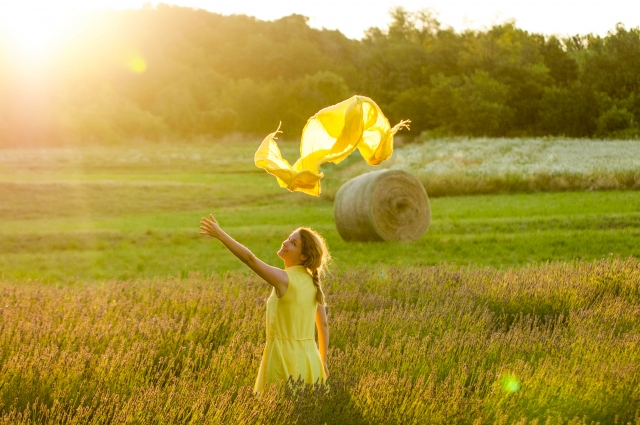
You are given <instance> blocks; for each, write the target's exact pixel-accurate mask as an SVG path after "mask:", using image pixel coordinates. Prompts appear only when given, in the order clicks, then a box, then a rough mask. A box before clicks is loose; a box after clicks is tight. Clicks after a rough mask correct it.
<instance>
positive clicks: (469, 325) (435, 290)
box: [0, 140, 640, 425]
mask: <svg viewBox="0 0 640 425" xmlns="http://www.w3.org/2000/svg"><path fill="white" fill-rule="evenodd" d="M255 146H256V145H255V143H249V142H246V141H242V140H226V141H220V142H217V143H211V144H208V145H205V144H199V145H198V144H187V145H184V146H180V147H179V146H175V145H141V146H137V147H131V148H129V147H122V146H120V147H117V146H115V147H101V148H98V147H94V148H76V149H43V150H0V199H1V200H2V201H1V202H0V423H6V424H12V425H13V424H32V423H33V424H35V423H38V424H41V423H47V424H85V423H95V424H102V423H113V424H147V423H162V424H184V423H193V424H196V423H214V424H215V423H220V424H228V423H239V424H240V423H247V424H249V423H270V424H271V423H275V424H290V423H312V424H313V423H318V424H322V423H328V424H334V423H349V424H368V423H395V424H411V423H416V424H417V423H433V424H522V425H524V424H538V425H540V424H549V425H552V424H596V423H600V424H609V423H612V424H616V423H617V424H634V425H639V424H640V408H639V406H640V390H639V388H640V331H639V329H640V319H639V318H640V292H639V290H638V288H639V286H638V282H640V274H639V273H640V272H639V270H640V263H638V260H637V258H640V244H639V243H638V242H639V240H640V238H639V236H640V192H636V191H633V190H611V191H593V190H588V191H585V190H574V191H558V192H535V191H534V192H532V191H531V190H530V188H528V189H527V188H525V189H527V190H525V192H527V193H515V192H518V190H520V189H522V188H520V189H519V186H517V185H516V186H504V185H503V186H500V188H501V189H500V190H499V191H498V192H500V191H505V192H514V193H503V194H500V193H497V194H496V193H494V194H484V195H474V196H470V195H461V196H444V197H432V198H431V199H430V201H431V209H432V222H431V226H430V228H429V230H428V232H427V233H426V234H425V235H424V236H423V237H422V238H421V239H420V240H418V241H415V242H404V243H399V242H398V243H345V242H343V241H342V240H341V239H340V237H339V235H338V234H337V231H336V229H335V223H334V221H333V205H332V202H331V199H332V194H335V191H336V190H337V188H338V187H339V185H340V184H341V182H343V181H344V179H346V178H348V177H349V176H351V175H354V173H358V172H361V171H363V170H365V169H364V168H363V167H362V165H361V164H360V163H359V162H358V161H359V160H360V161H361V159H359V158H357V157H353V158H349V159H348V160H347V161H345V162H343V163H341V164H339V165H336V166H328V167H326V168H325V170H324V171H325V173H326V174H327V178H326V181H323V188H324V189H325V196H321V197H320V198H312V197H309V196H307V195H302V194H291V193H288V192H287V191H285V190H283V189H281V188H280V187H279V186H278V185H277V184H276V181H275V179H274V178H273V177H271V176H269V175H267V174H266V173H264V172H262V171H261V170H257V169H256V168H255V167H254V165H253V162H252V154H253V151H254V149H255ZM282 148H283V151H284V154H285V156H287V157H288V158H289V159H291V160H294V159H295V158H296V155H297V152H296V148H297V146H296V145H295V144H292V143H283V144H282ZM411 148H412V149H414V148H415V147H411ZM401 152H403V151H402V150H399V151H398V152H397V153H401ZM446 176H447V175H445V178H451V179H453V178H455V176H456V174H455V173H453V174H449V175H448V176H449V177H446ZM560 177H562V176H560ZM443 181H444V180H443ZM498 184H502V183H500V182H498ZM440 187H441V188H443V187H445V186H443V185H441V186H440ZM579 187H580V186H579V185H577V186H576V187H573V189H578V188H579ZM565 189H567V188H565ZM456 193H457V192H456ZM327 194H328V195H327ZM440 195H442V193H441V194H440ZM208 213H213V214H215V216H216V217H217V218H218V220H219V221H220V223H221V224H222V226H223V228H224V229H225V230H227V231H228V232H229V233H230V234H231V235H232V236H234V237H236V238H237V239H238V240H240V241H241V242H242V243H244V244H246V245H247V246H248V247H249V248H251V249H252V250H253V251H254V252H255V253H256V254H257V255H258V256H259V257H261V258H263V259H264V260H266V261H267V262H269V263H271V264H274V265H280V264H281V263H280V261H279V259H278V258H277V256H276V254H275V252H276V251H277V249H278V248H279V246H280V243H281V241H282V240H283V239H284V238H285V237H286V236H287V235H288V234H289V233H290V232H291V231H292V230H293V229H294V228H295V227H297V226H301V225H305V226H311V227H314V228H316V229H318V230H319V231H320V232H321V233H322V234H323V235H324V236H325V237H326V238H327V240H328V243H329V247H330V249H331V251H332V254H333V256H334V263H333V266H332V273H331V274H330V275H329V276H328V277H327V279H326V282H325V284H326V290H327V293H328V300H329V304H330V307H329V321H330V330H331V341H330V352H329V369H330V371H331V373H332V375H331V378H330V385H331V389H330V391H329V392H328V393H326V392H324V391H322V389H316V390H315V391H311V392H309V391H308V390H307V391H303V390H300V391H299V392H298V393H297V394H296V395H291V394H289V393H288V390H287V387H286V386H282V387H273V388H271V389H270V390H269V391H268V392H267V393H265V394H264V395H263V396H262V397H261V398H256V397H255V396H253V394H252V393H251V387H252V384H253V380H254V379H255V374H256V373H257V369H258V362H259V359H260V354H261V350H262V347H263V343H264V323H263V321H264V308H265V299H266V297H267V296H268V293H269V290H268V288H267V287H266V285H265V284H264V283H262V282H260V281H259V279H257V278H256V277H255V276H252V275H250V274H248V273H246V270H245V269H244V268H243V267H244V266H243V265H242V264H241V263H240V262H239V261H238V260H236V259H235V258H234V257H233V256H232V255H231V254H229V253H228V252H227V251H226V250H224V249H223V248H222V247H221V245H220V244H219V243H218V242H217V241H215V240H212V239H210V238H203V237H202V236H200V235H199V234H198V232H199V229H198V223H199V220H200V218H201V217H202V216H204V215H207V214H208ZM238 271H241V273H236V272H238ZM229 272H230V273H229Z"/></svg>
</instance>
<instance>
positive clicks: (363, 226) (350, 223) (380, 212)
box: [334, 170, 431, 241]
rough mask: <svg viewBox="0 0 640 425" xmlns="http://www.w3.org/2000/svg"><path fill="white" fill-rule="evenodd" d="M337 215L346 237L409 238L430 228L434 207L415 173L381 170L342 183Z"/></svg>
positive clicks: (348, 239)
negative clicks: (431, 205) (432, 208)
mask: <svg viewBox="0 0 640 425" xmlns="http://www.w3.org/2000/svg"><path fill="white" fill-rule="evenodd" d="M334 217H335V221H336V227H337V228H338V233H340V236H341V237H342V239H344V240H345V241H406V240H416V239H419V238H420V237H421V236H422V235H423V234H424V233H425V232H426V231H427V228H428V227H429V223H430V222H431V208H430V207H429V198H428V196H427V192H426V190H425V189H424V186H422V183H420V181H419V180H418V179H417V178H416V177H414V176H413V175H412V174H409V173H407V172H406V171H402V170H379V171H373V172H370V173H366V174H363V175H361V176H358V177H356V178H354V179H351V180H349V181H348V182H346V183H345V184H344V185H342V187H341V188H340V190H338V193H337V194H336V198H335V201H334Z"/></svg>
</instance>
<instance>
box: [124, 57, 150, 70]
mask: <svg viewBox="0 0 640 425" xmlns="http://www.w3.org/2000/svg"><path fill="white" fill-rule="evenodd" d="M127 67H128V68H129V70H131V71H133V72H135V73H136V74H142V73H143V72H145V71H146V70H147V62H146V61H145V60H144V59H143V58H141V57H140V56H135V57H133V58H131V59H130V60H129V63H128V64H127Z"/></svg>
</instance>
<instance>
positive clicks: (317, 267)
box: [297, 227, 331, 305]
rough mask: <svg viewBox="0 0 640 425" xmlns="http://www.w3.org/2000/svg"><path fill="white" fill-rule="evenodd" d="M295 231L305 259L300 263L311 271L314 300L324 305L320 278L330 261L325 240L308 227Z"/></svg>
mask: <svg viewBox="0 0 640 425" xmlns="http://www.w3.org/2000/svg"><path fill="white" fill-rule="evenodd" d="M297 231H298V233H299V234H300V240H301V241H302V249H301V253H302V255H304V256H305V257H306V260H305V261H304V262H303V263H302V264H301V265H302V266H304V267H306V268H307V269H308V270H309V271H310V272H311V277H312V279H313V285H314V286H315V287H316V290H317V292H316V301H317V302H318V304H320V305H325V304H326V302H325V296H324V291H323V290H322V283H321V281H320V278H321V276H323V275H324V272H325V271H326V267H327V264H328V263H329V261H331V254H329V250H328V249H327V242H326V241H325V240H324V238H323V237H322V236H320V234H319V233H318V232H316V231H315V230H312V229H310V228H308V227H300V228H299V229H298V230H297Z"/></svg>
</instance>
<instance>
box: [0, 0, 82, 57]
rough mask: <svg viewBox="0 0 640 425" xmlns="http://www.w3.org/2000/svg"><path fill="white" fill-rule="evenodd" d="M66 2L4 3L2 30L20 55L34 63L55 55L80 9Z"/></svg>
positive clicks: (18, 55)
mask: <svg viewBox="0 0 640 425" xmlns="http://www.w3.org/2000/svg"><path fill="white" fill-rule="evenodd" d="M66 6H67V5H63V6H61V5H59V4H58V5H53V4H51V3H47V2H38V1H27V2H12V3H10V4H4V5H0V31H2V36H4V38H5V39H6V40H7V42H8V46H9V48H10V49H11V50H12V51H14V52H15V54H16V58H20V59H21V60H22V61H26V62H28V63H33V62H42V61H43V60H46V59H47V58H48V57H49V56H50V55H51V53H52V52H53V51H54V49H55V48H56V47H57V44H59V43H60V42H61V41H62V40H61V39H62V37H63V35H64V34H65V32H66V31H67V30H68V29H69V27H71V26H72V24H73V21H74V20H75V19H76V18H77V17H78V15H79V12H80V10H78V9H76V10H74V8H71V7H66Z"/></svg>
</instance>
